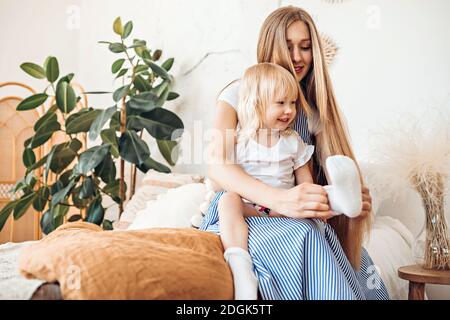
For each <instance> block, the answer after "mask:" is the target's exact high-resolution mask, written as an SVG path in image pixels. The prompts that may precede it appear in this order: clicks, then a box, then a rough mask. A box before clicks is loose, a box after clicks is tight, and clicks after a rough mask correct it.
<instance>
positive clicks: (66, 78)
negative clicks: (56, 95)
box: [57, 73, 75, 86]
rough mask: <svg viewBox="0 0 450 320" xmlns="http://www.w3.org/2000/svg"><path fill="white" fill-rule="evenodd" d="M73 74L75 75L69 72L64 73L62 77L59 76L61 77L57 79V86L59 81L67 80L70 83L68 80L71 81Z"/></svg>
mask: <svg viewBox="0 0 450 320" xmlns="http://www.w3.org/2000/svg"><path fill="white" fill-rule="evenodd" d="M74 76H75V74H73V73H69V74H68V75H65V76H64V77H61V79H59V80H58V84H57V86H58V85H59V84H60V83H61V82H67V83H70V81H72V79H73V77H74Z"/></svg>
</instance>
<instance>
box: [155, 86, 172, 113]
mask: <svg viewBox="0 0 450 320" xmlns="http://www.w3.org/2000/svg"><path fill="white" fill-rule="evenodd" d="M169 93H170V87H167V88H166V90H164V91H163V93H162V94H161V95H160V96H159V98H158V103H157V105H156V106H157V107H158V108H161V107H162V106H163V105H164V103H166V100H167V98H168V97H169Z"/></svg>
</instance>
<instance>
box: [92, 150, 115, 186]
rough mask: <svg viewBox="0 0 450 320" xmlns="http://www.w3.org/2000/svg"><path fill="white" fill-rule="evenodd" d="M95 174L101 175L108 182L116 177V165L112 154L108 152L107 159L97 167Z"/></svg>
mask: <svg viewBox="0 0 450 320" xmlns="http://www.w3.org/2000/svg"><path fill="white" fill-rule="evenodd" d="M95 175H96V176H97V177H100V178H101V179H102V180H103V181H104V182H105V183H106V184H109V183H111V182H113V181H114V179H116V166H115V164H114V160H113V159H112V157H111V154H107V155H106V157H105V159H103V161H102V162H101V163H100V164H99V165H98V166H97V167H96V168H95Z"/></svg>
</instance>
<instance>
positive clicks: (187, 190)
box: [0, 173, 413, 299]
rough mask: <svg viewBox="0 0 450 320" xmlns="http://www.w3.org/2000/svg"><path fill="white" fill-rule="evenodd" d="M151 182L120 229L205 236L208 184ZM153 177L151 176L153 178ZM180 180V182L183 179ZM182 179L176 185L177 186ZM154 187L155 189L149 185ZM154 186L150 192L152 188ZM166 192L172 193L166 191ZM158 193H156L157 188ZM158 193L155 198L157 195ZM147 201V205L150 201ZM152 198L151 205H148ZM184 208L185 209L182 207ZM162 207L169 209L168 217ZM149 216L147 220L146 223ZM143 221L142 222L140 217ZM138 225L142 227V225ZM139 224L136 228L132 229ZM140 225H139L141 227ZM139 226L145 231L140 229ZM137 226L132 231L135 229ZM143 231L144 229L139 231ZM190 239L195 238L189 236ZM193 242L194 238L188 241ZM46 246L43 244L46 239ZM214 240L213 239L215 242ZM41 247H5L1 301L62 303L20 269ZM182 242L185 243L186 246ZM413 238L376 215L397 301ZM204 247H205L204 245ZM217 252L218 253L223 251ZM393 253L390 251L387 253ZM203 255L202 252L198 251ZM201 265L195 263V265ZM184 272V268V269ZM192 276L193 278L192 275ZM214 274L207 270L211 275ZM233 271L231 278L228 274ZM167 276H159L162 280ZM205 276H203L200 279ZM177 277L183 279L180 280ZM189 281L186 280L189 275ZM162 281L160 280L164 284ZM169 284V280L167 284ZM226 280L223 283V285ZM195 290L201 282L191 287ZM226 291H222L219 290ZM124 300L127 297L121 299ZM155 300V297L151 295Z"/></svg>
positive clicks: (403, 293) (382, 259)
mask: <svg viewBox="0 0 450 320" xmlns="http://www.w3.org/2000/svg"><path fill="white" fill-rule="evenodd" d="M152 174H153V177H152V178H151V179H148V176H147V177H146V178H147V180H145V178H144V180H143V185H141V187H140V188H139V189H138V191H137V193H136V195H135V198H134V201H131V202H130V203H129V204H128V205H127V207H126V208H128V209H129V210H128V211H127V210H126V211H125V214H124V215H123V219H121V221H120V223H122V225H121V226H120V227H119V225H120V224H116V228H117V229H129V230H128V231H127V232H141V231H142V229H145V228H150V229H154V230H174V231H175V232H181V233H183V232H191V233H192V234H194V235H196V232H200V231H198V230H195V229H194V228H192V225H193V224H195V221H196V219H197V216H198V211H199V209H198V208H199V207H201V205H202V204H203V202H204V199H205V198H208V197H210V195H208V190H207V188H206V186H205V184H204V183H202V182H200V181H199V179H198V178H196V179H190V180H189V179H184V180H183V179H179V177H180V176H183V175H176V174H173V175H172V178H173V179H172V181H170V183H169V184H167V185H166V186H164V183H163V184H161V181H158V183H157V188H156V189H157V191H155V190H156V189H155V188H153V187H155V184H154V183H155V180H157V179H155V175H157V174H156V173H152ZM150 175H151V174H150ZM177 179H178V180H177ZM175 180H177V182H176V183H173V181H175ZM146 182H147V183H150V184H151V185H149V184H146ZM149 187H150V190H149V189H148V188H149ZM165 187H166V188H165ZM151 188H153V189H151ZM152 192H153V193H152ZM146 199H147V201H145V200H146ZM148 199H150V200H148ZM180 207H183V209H184V210H180V209H179V208H180ZM161 208H164V209H165V210H164V214H163V213H162V210H161ZM144 215H145V216H147V219H144ZM138 217H139V218H138ZM136 221H137V222H136ZM133 223H134V228H133V227H131V226H132V225H133ZM136 225H137V226H136ZM139 225H140V226H142V228H139ZM130 227H131V228H130ZM139 229H140V230H139ZM189 236H192V235H191V234H189ZM186 239H188V238H186ZM41 241H42V240H41ZM183 241H184V242H186V240H183ZM214 241H215V240H214V239H212V238H211V239H209V240H208V242H209V243H213V242H214ZM36 243H37V242H35V241H31V242H24V243H7V244H4V245H0V275H2V276H1V277H0V299H62V292H61V289H60V287H59V284H58V283H48V282H45V281H42V280H36V279H27V278H25V277H24V276H23V272H22V273H20V272H19V270H18V259H19V256H20V252H21V250H24V249H26V248H27V247H28V246H30V245H33V244H36ZM180 243H181V242H180ZM412 245H413V236H412V234H411V232H410V231H409V229H408V228H407V227H406V226H405V225H404V224H403V223H402V222H400V221H399V220H398V219H395V218H393V217H389V216H382V215H379V214H377V215H375V219H374V223H373V228H372V230H371V234H370V237H369V238H368V240H367V242H366V244H365V247H366V249H367V250H368V252H369V254H370V256H371V257H372V259H373V261H374V263H375V265H376V267H377V269H378V271H379V273H380V275H381V277H382V279H383V281H384V283H385V285H386V287H387V289H388V291H389V294H390V297H391V299H407V295H408V283H407V282H406V281H405V280H402V279H400V278H399V277H398V276H397V269H398V268H399V267H400V266H403V265H408V264H412V263H413V259H412V249H411V248H412ZM201 248H203V245H201ZM217 248H219V247H217V246H216V247H214V248H213V249H212V250H219V249H217ZM387 248H389V250H386V249H387ZM195 250H196V251H198V248H197V249H195ZM217 252H218V251H215V253H214V254H215V256H217V257H219V258H221V255H220V253H217ZM214 263H215V265H214V267H213V268H214V269H220V268H223V269H221V270H222V271H221V272H218V273H216V274H215V275H214V277H216V278H217V277H219V278H220V277H222V278H220V279H221V280H220V281H222V282H225V283H230V282H231V280H230V279H231V278H230V274H229V271H227V270H226V265H224V264H221V262H220V261H215V262H214ZM189 264H195V262H189ZM178 269H180V268H178ZM203 270H211V266H210V265H207V266H204V267H203ZM194 271H198V268H191V270H190V271H189V272H191V273H192V272H194ZM189 272H188V273H186V274H190V273H189ZM208 272H210V271H206V273H208ZM227 272H228V273H227ZM204 273H205V271H203V272H198V273H197V275H195V276H193V277H200V278H199V279H200V281H209V279H210V278H211V277H209V276H208V277H204V278H201V277H202V276H201V275H202V274H204ZM162 274H163V273H161V274H160V275H159V277H162V276H161V275H162ZM199 274H200V276H199ZM177 277H182V276H180V275H177ZM185 277H186V276H185ZM159 280H160V279H159ZM164 281H167V280H164ZM220 281H219V282H218V283H220ZM189 285H190V286H191V287H190V288H193V287H195V283H194V282H193V283H191V284H189ZM219 291H220V290H219ZM212 292H213V293H212V294H211V295H210V296H209V297H208V298H211V299H227V298H230V287H228V288H227V289H226V290H225V291H224V290H222V291H220V292H219V293H217V294H218V295H216V296H215V295H214V291H212ZM186 297H187V298H188V299H203V298H204V297H200V298H199V297H198V296H195V295H186V293H185V295H184V296H183V295H182V296H178V297H175V298H176V299H185V298H186ZM119 298H123V297H122V296H119ZM151 298H155V296H151ZM156 298H157V299H158V298H161V299H171V298H172V297H170V296H168V295H165V296H164V295H160V296H157V297H156Z"/></svg>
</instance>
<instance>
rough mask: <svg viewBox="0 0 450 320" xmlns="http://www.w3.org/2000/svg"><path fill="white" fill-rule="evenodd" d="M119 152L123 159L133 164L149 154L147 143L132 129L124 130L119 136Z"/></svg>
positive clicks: (142, 160) (144, 158) (141, 160)
mask: <svg viewBox="0 0 450 320" xmlns="http://www.w3.org/2000/svg"><path fill="white" fill-rule="evenodd" d="M119 152H120V156H121V157H122V158H123V159H125V160H126V161H128V162H131V163H135V164H141V163H143V162H144V161H145V160H146V159H147V158H148V157H149V156H150V150H149V149H148V146H147V143H145V141H144V140H142V139H141V138H140V137H139V136H138V135H137V133H136V132H135V131H133V130H127V131H125V133H124V134H123V135H122V137H121V138H120V144H119Z"/></svg>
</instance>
